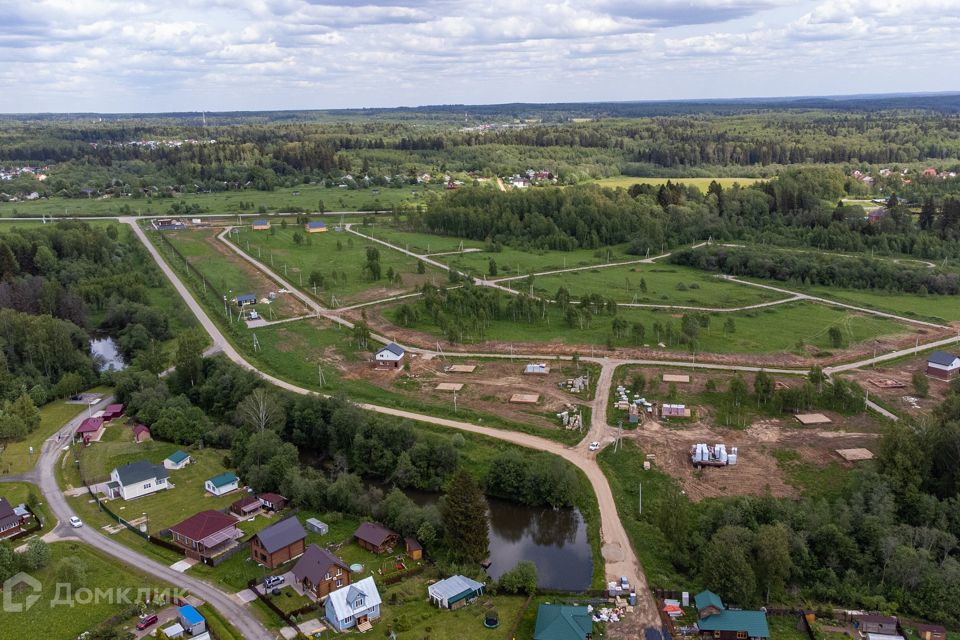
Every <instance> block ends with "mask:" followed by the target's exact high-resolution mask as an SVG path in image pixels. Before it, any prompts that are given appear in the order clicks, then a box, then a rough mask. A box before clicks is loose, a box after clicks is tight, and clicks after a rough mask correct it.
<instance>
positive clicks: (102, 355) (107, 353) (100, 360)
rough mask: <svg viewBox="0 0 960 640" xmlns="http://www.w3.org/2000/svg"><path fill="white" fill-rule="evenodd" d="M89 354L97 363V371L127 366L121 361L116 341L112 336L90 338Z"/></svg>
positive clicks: (121, 357)
mask: <svg viewBox="0 0 960 640" xmlns="http://www.w3.org/2000/svg"><path fill="white" fill-rule="evenodd" d="M90 354H91V355H92V356H93V360H94V362H96V363H97V370H98V371H121V370H123V369H125V368H126V367H127V363H126V362H124V361H123V356H121V355H120V350H119V349H118V348H117V343H116V341H115V340H114V339H113V338H110V337H103V338H94V339H92V340H90Z"/></svg>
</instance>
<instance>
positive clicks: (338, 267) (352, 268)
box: [230, 224, 447, 307]
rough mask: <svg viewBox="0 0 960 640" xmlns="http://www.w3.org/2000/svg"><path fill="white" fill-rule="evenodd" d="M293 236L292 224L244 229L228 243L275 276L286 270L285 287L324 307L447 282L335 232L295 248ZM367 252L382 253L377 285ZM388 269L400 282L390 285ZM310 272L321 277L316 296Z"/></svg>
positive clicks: (406, 259)
mask: <svg viewBox="0 0 960 640" xmlns="http://www.w3.org/2000/svg"><path fill="white" fill-rule="evenodd" d="M360 230H361V231H362V230H363V227H360ZM297 231H302V230H301V229H300V227H299V226H297V225H294V224H290V225H288V226H287V228H286V229H283V228H280V227H279V225H276V224H274V229H272V230H271V231H253V230H251V229H250V228H248V227H244V228H242V229H241V230H240V233H239V234H231V235H230V238H231V240H232V241H233V243H234V244H235V245H236V246H238V247H240V248H241V249H242V250H244V251H246V252H247V253H248V254H249V255H251V256H252V257H254V258H257V259H258V260H260V261H261V262H262V263H263V264H265V265H267V266H268V267H271V268H272V269H273V270H274V271H276V272H277V273H278V274H280V275H283V274H284V272H285V271H286V279H287V281H288V282H290V283H291V284H293V285H294V286H299V287H300V288H301V289H302V290H303V291H306V292H308V293H311V294H314V295H316V297H317V298H318V299H319V300H320V301H321V302H322V303H323V304H324V305H326V306H330V307H338V306H344V305H349V304H356V303H359V302H368V301H371V300H378V299H381V298H387V297H390V296H393V295H399V294H403V293H409V292H410V291H412V290H413V289H414V287H416V286H418V285H420V284H423V283H424V282H431V281H432V282H434V283H438V284H439V283H442V282H445V281H446V279H447V276H446V274H443V273H441V272H440V270H438V269H437V268H435V267H428V268H426V273H424V274H419V273H417V259H416V258H411V257H409V256H406V255H404V254H402V253H400V252H399V251H392V250H391V249H390V248H389V247H385V246H383V245H381V244H379V243H375V242H373V241H370V240H366V239H364V238H361V237H360V236H357V235H356V234H352V233H347V232H337V231H334V230H333V229H332V228H331V230H330V231H327V232H325V233H314V234H303V238H304V240H303V242H302V243H301V244H297V243H296V242H295V241H294V239H293V238H294V235H293V234H294V232H297ZM367 247H374V248H376V249H377V251H378V252H379V254H380V261H379V262H380V269H381V278H380V279H379V280H371V279H370V277H369V275H368V273H367V272H366V271H365V270H364V266H365V265H366V262H367ZM391 270H392V271H393V272H394V273H396V274H399V278H400V279H399V281H395V282H393V283H391V282H390V281H389V279H388V276H387V273H388V271H391ZM313 272H319V274H320V275H321V276H322V277H323V282H322V284H320V285H318V286H317V288H316V291H314V288H313V287H312V286H311V284H310V281H309V276H310V274H311V273H313ZM301 274H302V280H301ZM334 298H336V300H334Z"/></svg>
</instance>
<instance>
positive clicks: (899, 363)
mask: <svg viewBox="0 0 960 640" xmlns="http://www.w3.org/2000/svg"><path fill="white" fill-rule="evenodd" d="M926 370H927V354H926V353H921V354H919V355H916V356H911V357H908V358H902V359H899V360H895V361H893V362H890V363H881V364H879V365H877V367H876V368H873V367H869V368H864V369H855V370H853V371H846V372H844V374H843V377H844V378H847V379H851V380H856V382H857V383H858V384H860V386H862V387H864V388H866V389H869V390H870V398H871V399H872V400H876V401H877V402H880V403H881V404H882V405H883V406H885V407H886V408H887V409H890V410H892V411H895V412H898V413H900V414H902V415H916V414H918V413H928V412H931V411H933V410H934V409H935V408H936V407H937V406H938V405H939V404H940V403H941V402H943V399H944V397H945V396H946V393H947V391H948V390H949V388H950V383H949V382H944V381H942V380H937V379H936V378H931V377H929V376H927V381H928V383H929V388H928V390H927V395H926V397H923V398H921V397H919V396H918V395H917V393H916V390H915V389H914V388H913V384H912V382H911V379H912V378H913V374H914V373H917V372H920V373H926ZM878 379H879V380H891V379H893V380H898V381H902V382H903V383H904V385H905V386H903V387H893V386H887V385H884V386H879V387H878V386H876V385H874V384H872V382H871V381H872V380H878Z"/></svg>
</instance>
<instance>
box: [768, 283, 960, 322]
mask: <svg viewBox="0 0 960 640" xmlns="http://www.w3.org/2000/svg"><path fill="white" fill-rule="evenodd" d="M786 286H787V287H788V288H791V286H790V285H786ZM796 288H797V289H798V290H801V291H803V292H805V293H810V294H813V295H817V296H821V297H824V298H829V299H831V300H837V301H838V302H844V303H846V304H852V305H857V306H860V307H867V308H870V309H877V310H879V311H887V312H890V313H896V314H899V315H903V316H906V317H910V318H919V319H929V320H933V321H934V322H954V321H957V320H960V296H949V295H942V296H941V295H933V294H930V295H925V296H921V295H915V294H909V293H900V292H886V291H877V290H865V291H864V290H860V289H837V288H835V287H802V286H801V287H796Z"/></svg>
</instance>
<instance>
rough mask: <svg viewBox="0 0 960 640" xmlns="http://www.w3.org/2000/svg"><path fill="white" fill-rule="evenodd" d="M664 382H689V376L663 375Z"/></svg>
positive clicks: (683, 374) (678, 374) (677, 374)
mask: <svg viewBox="0 0 960 640" xmlns="http://www.w3.org/2000/svg"><path fill="white" fill-rule="evenodd" d="M663 381H664V382H690V376H688V375H687V374H685V373H665V374H663Z"/></svg>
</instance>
